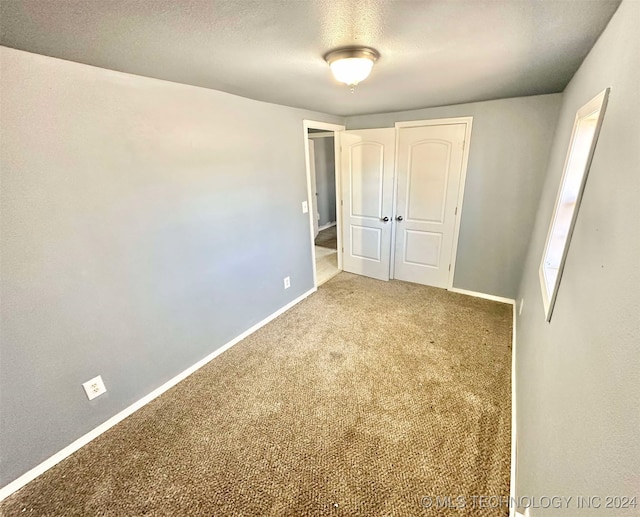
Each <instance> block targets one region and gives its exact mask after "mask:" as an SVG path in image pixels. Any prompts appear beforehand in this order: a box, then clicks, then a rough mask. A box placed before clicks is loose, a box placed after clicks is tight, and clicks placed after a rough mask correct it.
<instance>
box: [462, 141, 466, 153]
mask: <svg viewBox="0 0 640 517" xmlns="http://www.w3.org/2000/svg"><path fill="white" fill-rule="evenodd" d="M466 144H467V141H466V140H463V141H462V150H463V151H464V146H465V145H466Z"/></svg>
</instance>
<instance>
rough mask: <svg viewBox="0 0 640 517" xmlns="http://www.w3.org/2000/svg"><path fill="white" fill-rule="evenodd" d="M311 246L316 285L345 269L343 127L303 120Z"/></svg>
mask: <svg viewBox="0 0 640 517" xmlns="http://www.w3.org/2000/svg"><path fill="white" fill-rule="evenodd" d="M304 130H305V135H304V136H305V144H306V145H305V157H306V166H307V187H308V198H309V219H310V228H311V244H312V246H311V248H312V257H313V266H314V267H313V269H314V279H315V285H316V287H317V286H319V285H322V284H323V283H325V282H327V281H328V280H330V279H331V278H333V277H334V276H335V275H337V274H338V273H339V272H340V271H342V244H341V232H340V230H341V227H342V223H341V210H340V199H341V197H340V170H339V139H338V138H337V131H341V130H344V126H338V125H335V124H326V123H322V122H313V121H304Z"/></svg>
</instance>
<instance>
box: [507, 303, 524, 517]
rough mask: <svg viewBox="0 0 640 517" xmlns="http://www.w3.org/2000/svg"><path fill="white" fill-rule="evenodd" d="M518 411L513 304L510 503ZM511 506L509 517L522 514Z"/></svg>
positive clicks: (514, 497)
mask: <svg viewBox="0 0 640 517" xmlns="http://www.w3.org/2000/svg"><path fill="white" fill-rule="evenodd" d="M516 416H517V411H516V304H515V303H514V304H513V326H512V328H511V473H510V476H509V501H510V502H511V504H513V501H515V500H516V466H517V463H516V460H517V454H518V441H517V423H518V422H517V420H516ZM511 504H510V505H509V517H520V516H521V515H522V514H521V513H520V512H517V511H516V509H515V508H513V507H512V506H511Z"/></svg>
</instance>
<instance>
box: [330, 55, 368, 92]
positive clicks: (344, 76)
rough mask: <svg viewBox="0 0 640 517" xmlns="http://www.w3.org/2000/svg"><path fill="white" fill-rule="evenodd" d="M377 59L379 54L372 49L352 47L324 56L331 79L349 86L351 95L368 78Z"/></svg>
mask: <svg viewBox="0 0 640 517" xmlns="http://www.w3.org/2000/svg"><path fill="white" fill-rule="evenodd" d="M379 57H380V54H378V52H377V51H376V50H374V49H372V48H368V47H357V48H355V47H354V48H345V49H339V50H334V51H333V52H329V53H328V54H327V55H326V56H324V59H325V61H326V62H327V63H328V64H329V66H330V67H331V73H332V74H333V77H335V78H336V80H338V81H340V82H341V83H345V84H347V85H349V86H350V87H351V93H353V91H354V88H355V86H356V85H357V84H358V83H359V82H361V81H364V80H365V79H366V78H367V77H369V74H370V73H371V69H372V68H373V64H374V63H375V62H376V60H377V59H378V58H379Z"/></svg>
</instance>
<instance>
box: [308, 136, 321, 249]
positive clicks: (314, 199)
mask: <svg viewBox="0 0 640 517" xmlns="http://www.w3.org/2000/svg"><path fill="white" fill-rule="evenodd" d="M308 142H309V173H310V176H311V213H312V214H313V236H314V238H315V237H317V236H318V233H319V231H320V230H319V229H318V225H319V221H320V212H319V211H318V184H317V182H316V148H315V142H314V141H313V140H312V139H311V138H309V140H308Z"/></svg>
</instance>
